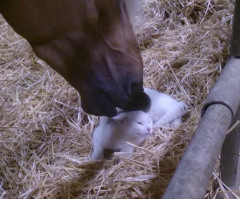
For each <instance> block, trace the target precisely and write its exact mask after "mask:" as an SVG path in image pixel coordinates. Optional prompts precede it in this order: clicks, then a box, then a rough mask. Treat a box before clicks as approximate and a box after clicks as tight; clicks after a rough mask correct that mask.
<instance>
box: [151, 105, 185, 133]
mask: <svg viewBox="0 0 240 199" xmlns="http://www.w3.org/2000/svg"><path fill="white" fill-rule="evenodd" d="M186 112H187V106H186V105H185V104H184V103H181V104H180V106H179V107H177V108H175V109H172V110H170V111H168V112H167V113H165V114H164V115H163V116H162V117H161V118H160V119H159V120H157V121H155V122H154V124H153V128H158V127H162V126H172V127H176V126H178V125H180V124H181V117H182V115H184V114H185V113H186Z"/></svg>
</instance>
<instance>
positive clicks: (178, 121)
mask: <svg viewBox="0 0 240 199" xmlns="http://www.w3.org/2000/svg"><path fill="white" fill-rule="evenodd" d="M181 124H182V119H181V117H179V118H176V119H175V120H173V121H171V122H170V124H169V127H171V128H176V127H178V126H180V125H181Z"/></svg>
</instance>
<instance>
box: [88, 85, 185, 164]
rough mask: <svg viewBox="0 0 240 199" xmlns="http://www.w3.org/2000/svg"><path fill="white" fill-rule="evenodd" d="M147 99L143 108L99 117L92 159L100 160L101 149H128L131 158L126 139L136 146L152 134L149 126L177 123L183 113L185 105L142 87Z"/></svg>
mask: <svg viewBox="0 0 240 199" xmlns="http://www.w3.org/2000/svg"><path fill="white" fill-rule="evenodd" d="M144 91H145V92H146V94H147V95H148V96H149V97H150V98H151V107H150V109H149V111H148V112H147V113H144V112H143V111H130V112H121V113H119V114H118V115H117V116H115V117H113V118H108V117H101V120H100V124H99V126H98V127H97V128H96V129H95V131H94V133H93V153H92V155H91V159H92V160H103V158H104V150H105V149H109V150H113V151H121V152H128V153H126V154H125V156H126V157H131V153H132V152H133V150H134V147H133V146H131V145H129V144H127V143H126V141H128V142H130V143H133V144H135V145H140V144H141V143H142V142H143V141H144V140H145V138H146V137H147V136H148V135H149V134H151V133H152V128H158V127H164V126H171V127H176V126H178V125H180V124H181V117H182V116H183V115H184V114H185V113H186V112H187V106H186V104H185V103H183V102H178V101H177V100H175V99H173V98H172V97H170V96H168V95H166V94H163V93H160V92H158V91H155V90H153V89H149V88H144Z"/></svg>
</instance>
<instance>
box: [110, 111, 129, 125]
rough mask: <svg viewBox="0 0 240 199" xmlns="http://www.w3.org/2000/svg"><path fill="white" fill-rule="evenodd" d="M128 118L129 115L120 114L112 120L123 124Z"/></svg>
mask: <svg viewBox="0 0 240 199" xmlns="http://www.w3.org/2000/svg"><path fill="white" fill-rule="evenodd" d="M126 117H127V113H119V114H118V115H116V116H114V117H112V119H114V120H118V121H121V123H123V122H124V120H125V119H126Z"/></svg>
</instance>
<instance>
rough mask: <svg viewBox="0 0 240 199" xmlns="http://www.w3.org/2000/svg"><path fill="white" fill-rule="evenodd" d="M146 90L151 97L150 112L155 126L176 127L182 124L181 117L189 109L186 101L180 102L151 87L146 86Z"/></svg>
mask: <svg viewBox="0 0 240 199" xmlns="http://www.w3.org/2000/svg"><path fill="white" fill-rule="evenodd" d="M144 92H145V93H146V94H147V95H148V96H149V97H150V99H151V107H150V110H149V111H148V114H149V116H150V117H151V118H152V120H153V128H158V127H162V126H170V127H176V126H178V125H180V124H181V120H182V119H181V117H182V116H183V115H184V114H185V113H186V112H187V109H188V107H187V105H186V104H185V103H184V102H178V101H177V100H175V99H173V98H172V97H171V96H169V95H166V94H164V93H160V92H158V91H156V90H153V89H150V88H144Z"/></svg>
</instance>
